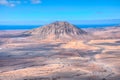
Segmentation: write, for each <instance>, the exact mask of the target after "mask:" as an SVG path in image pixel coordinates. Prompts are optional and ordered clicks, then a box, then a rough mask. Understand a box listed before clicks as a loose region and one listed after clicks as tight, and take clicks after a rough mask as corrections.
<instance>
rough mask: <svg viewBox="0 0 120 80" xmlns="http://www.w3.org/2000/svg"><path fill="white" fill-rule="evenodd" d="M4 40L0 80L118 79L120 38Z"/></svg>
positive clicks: (1, 46)
mask: <svg viewBox="0 0 120 80" xmlns="http://www.w3.org/2000/svg"><path fill="white" fill-rule="evenodd" d="M1 41H2V39H1ZM5 41H7V42H4V40H3V41H2V42H4V43H3V44H1V45H0V48H1V49H0V80H120V44H119V41H120V39H106V40H89V41H88V40H85V41H70V42H67V43H66V42H60V41H56V42H53V41H40V40H39V39H31V38H8V39H5Z"/></svg>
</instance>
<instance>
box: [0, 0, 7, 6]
mask: <svg viewBox="0 0 120 80" xmlns="http://www.w3.org/2000/svg"><path fill="white" fill-rule="evenodd" d="M8 4H9V2H8V1H7V0H0V5H8Z"/></svg>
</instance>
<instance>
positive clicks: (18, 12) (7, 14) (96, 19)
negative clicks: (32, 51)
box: [0, 0, 120, 25]
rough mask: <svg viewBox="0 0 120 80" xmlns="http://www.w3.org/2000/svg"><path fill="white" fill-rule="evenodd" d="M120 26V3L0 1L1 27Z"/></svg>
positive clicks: (110, 0) (104, 0)
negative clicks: (63, 23)
mask: <svg viewBox="0 0 120 80" xmlns="http://www.w3.org/2000/svg"><path fill="white" fill-rule="evenodd" d="M53 21H69V22H71V23H73V24H99V23H103V24H104V23H119V22H120V0H0V24H6V25H9V24H10V25H19V24H20V25H39V24H46V23H50V22H53Z"/></svg>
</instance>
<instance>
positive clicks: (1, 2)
mask: <svg viewBox="0 0 120 80" xmlns="http://www.w3.org/2000/svg"><path fill="white" fill-rule="evenodd" d="M0 5H3V6H10V7H14V6H15V4H14V3H13V2H10V1H8V0H0Z"/></svg>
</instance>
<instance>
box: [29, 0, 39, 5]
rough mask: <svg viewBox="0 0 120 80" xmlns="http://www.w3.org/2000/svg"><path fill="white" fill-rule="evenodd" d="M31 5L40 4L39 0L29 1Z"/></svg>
mask: <svg viewBox="0 0 120 80" xmlns="http://www.w3.org/2000/svg"><path fill="white" fill-rule="evenodd" d="M31 3H32V4H40V3H41V0H31Z"/></svg>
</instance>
